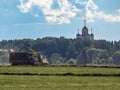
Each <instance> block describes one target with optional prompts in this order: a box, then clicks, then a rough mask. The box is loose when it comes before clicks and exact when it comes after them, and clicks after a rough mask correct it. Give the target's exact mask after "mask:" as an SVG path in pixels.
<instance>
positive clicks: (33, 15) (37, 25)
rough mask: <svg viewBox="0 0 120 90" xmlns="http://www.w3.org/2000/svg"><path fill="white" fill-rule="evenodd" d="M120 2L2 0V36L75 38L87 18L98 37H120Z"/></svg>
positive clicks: (0, 4) (15, 37)
mask: <svg viewBox="0 0 120 90" xmlns="http://www.w3.org/2000/svg"><path fill="white" fill-rule="evenodd" d="M119 4H120V0H0V32H1V33H0V40H11V39H12V40H13V39H23V38H31V39H36V38H42V37H46V36H50V37H51V36H52V37H60V36H64V37H66V38H75V37H76V34H77V32H78V31H77V29H78V28H79V29H80V30H81V29H82V27H83V21H84V19H86V20H87V27H88V28H89V33H90V31H91V30H90V29H91V28H92V29H93V33H94V35H95V39H105V40H110V41H114V40H116V41H118V40H120V5H119ZM80 33H81V32H80Z"/></svg>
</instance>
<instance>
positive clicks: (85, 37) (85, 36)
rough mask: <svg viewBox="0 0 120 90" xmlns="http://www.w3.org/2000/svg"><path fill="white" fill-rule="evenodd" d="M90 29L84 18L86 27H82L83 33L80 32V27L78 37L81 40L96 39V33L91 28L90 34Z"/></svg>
mask: <svg viewBox="0 0 120 90" xmlns="http://www.w3.org/2000/svg"><path fill="white" fill-rule="evenodd" d="M88 31H89V30H88V28H87V27H86V20H84V27H83V28H82V34H80V33H79V29H78V33H77V35H76V38H77V39H81V40H94V34H93V33H92V29H91V34H89V33H88Z"/></svg>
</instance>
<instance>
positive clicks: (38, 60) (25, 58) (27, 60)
mask: <svg viewBox="0 0 120 90" xmlns="http://www.w3.org/2000/svg"><path fill="white" fill-rule="evenodd" d="M9 61H10V63H11V64H12V65H44V64H49V62H48V60H47V59H46V57H45V56H44V53H43V52H36V51H35V50H33V49H32V48H30V47H23V48H21V49H20V50H19V51H18V52H10V55H9Z"/></svg>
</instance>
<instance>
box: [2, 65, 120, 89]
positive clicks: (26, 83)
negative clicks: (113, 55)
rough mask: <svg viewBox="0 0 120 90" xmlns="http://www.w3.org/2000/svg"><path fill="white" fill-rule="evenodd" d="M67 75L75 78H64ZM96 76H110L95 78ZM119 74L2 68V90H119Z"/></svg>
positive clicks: (115, 71) (78, 69)
mask: <svg viewBox="0 0 120 90" xmlns="http://www.w3.org/2000/svg"><path fill="white" fill-rule="evenodd" d="M5 73H7V74H8V75H7V74H5ZM9 73H10V74H9ZM23 73H26V74H25V75H24V74H23ZM66 73H72V74H73V75H68V76H65V75H64V74H66ZM17 74H20V75H17ZM22 74H23V75H22ZM27 74H28V75H27ZM32 74H33V75H32ZM44 74H45V75H44ZM83 74H87V75H88V76H84V75H83ZM89 74H90V75H91V74H92V76H89ZM96 74H100V75H101V74H104V75H107V76H100V75H98V76H96ZM111 74H114V75H118V76H112V75H111ZM119 74H120V68H100V67H32V66H26V67H25V66H16V67H0V90H119V88H120V76H119ZM57 75H58V76H57ZM76 75H78V76H76ZM79 75H83V76H79ZM109 75H111V76H109Z"/></svg>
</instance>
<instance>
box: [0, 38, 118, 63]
mask: <svg viewBox="0 0 120 90" xmlns="http://www.w3.org/2000/svg"><path fill="white" fill-rule="evenodd" d="M24 46H26V47H31V48H33V49H34V50H36V51H38V52H45V55H46V57H47V58H48V60H49V62H50V63H51V64H73V65H86V64H97V65H120V41H106V40H93V41H90V40H84V41H82V40H80V39H67V38H64V37H60V38H56V37H45V38H42V39H41V38H38V39H36V40H33V39H22V40H2V41H0V49H8V50H9V49H13V50H15V51H18V50H19V49H20V48H22V47H24ZM2 57H3V55H2ZM0 61H1V62H4V61H2V59H0Z"/></svg>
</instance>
